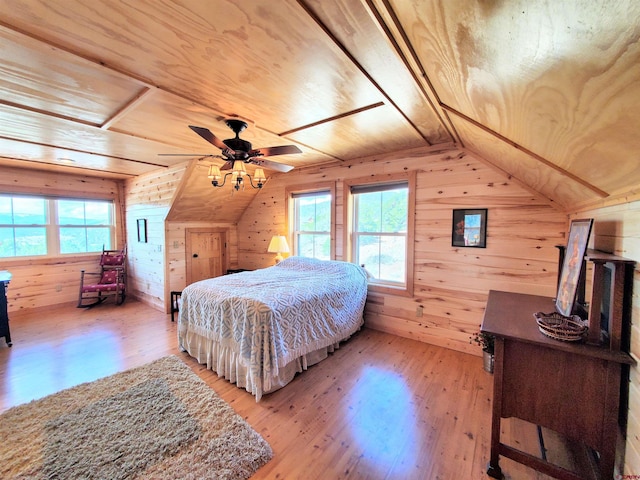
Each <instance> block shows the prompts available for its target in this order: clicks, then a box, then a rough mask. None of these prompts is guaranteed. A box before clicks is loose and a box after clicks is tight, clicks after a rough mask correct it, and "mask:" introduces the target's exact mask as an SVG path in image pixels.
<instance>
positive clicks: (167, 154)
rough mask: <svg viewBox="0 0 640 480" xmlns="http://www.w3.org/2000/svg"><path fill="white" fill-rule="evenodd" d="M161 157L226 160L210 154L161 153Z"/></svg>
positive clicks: (220, 156)
mask: <svg viewBox="0 0 640 480" xmlns="http://www.w3.org/2000/svg"><path fill="white" fill-rule="evenodd" d="M158 156H159V157H213V158H224V157H223V156H222V155H211V154H210V153H159V154H158Z"/></svg>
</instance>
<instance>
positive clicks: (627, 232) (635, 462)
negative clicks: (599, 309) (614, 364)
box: [570, 201, 640, 475]
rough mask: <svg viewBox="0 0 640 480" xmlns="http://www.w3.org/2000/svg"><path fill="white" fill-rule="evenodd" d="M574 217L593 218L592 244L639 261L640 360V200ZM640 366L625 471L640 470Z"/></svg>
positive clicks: (634, 371)
mask: <svg viewBox="0 0 640 480" xmlns="http://www.w3.org/2000/svg"><path fill="white" fill-rule="evenodd" d="M570 218H571V219H577V218H593V219H594V226H593V229H592V232H591V240H590V242H589V243H590V245H591V246H593V247H594V248H597V249H605V251H608V252H609V253H614V254H616V255H620V256H624V257H626V258H630V259H632V260H635V261H636V265H635V270H634V273H633V297H632V299H631V323H632V327H631V355H632V356H633V357H634V358H635V359H636V361H640V330H639V328H638V326H639V325H640V227H638V225H640V201H634V202H629V203H626V204H619V205H610V206H605V207H602V208H594V209H583V210H578V211H575V212H573V213H572V214H571V215H570ZM639 419H640V367H639V366H638V365H635V366H632V367H631V371H630V384H629V419H628V425H627V444H626V450H625V469H624V472H623V473H624V474H625V475H635V474H637V472H638V471H640V423H639Z"/></svg>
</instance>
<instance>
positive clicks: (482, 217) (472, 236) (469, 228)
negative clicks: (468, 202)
mask: <svg viewBox="0 0 640 480" xmlns="http://www.w3.org/2000/svg"><path fill="white" fill-rule="evenodd" d="M451 245H452V246H454V247H476V248H485V247H486V246H487V209H486V208H475V209H463V210H462V209H461V210H454V211H453V226H452V231H451Z"/></svg>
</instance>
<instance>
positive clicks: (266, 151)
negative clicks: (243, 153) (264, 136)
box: [249, 145, 302, 157]
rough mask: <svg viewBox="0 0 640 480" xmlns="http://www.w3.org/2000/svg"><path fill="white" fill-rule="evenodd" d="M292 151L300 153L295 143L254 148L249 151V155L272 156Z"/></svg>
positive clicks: (287, 153)
mask: <svg viewBox="0 0 640 480" xmlns="http://www.w3.org/2000/svg"><path fill="white" fill-rule="evenodd" d="M292 153H302V150H300V149H299V148H298V147H296V146H295V145H281V146H279V147H265V148H256V149H255V150H251V151H250V152H249V156H250V157H258V156H259V157H263V156H264V157H273V156H274V155H289V154H292Z"/></svg>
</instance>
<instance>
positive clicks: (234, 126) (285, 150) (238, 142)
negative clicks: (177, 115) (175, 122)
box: [189, 118, 302, 172]
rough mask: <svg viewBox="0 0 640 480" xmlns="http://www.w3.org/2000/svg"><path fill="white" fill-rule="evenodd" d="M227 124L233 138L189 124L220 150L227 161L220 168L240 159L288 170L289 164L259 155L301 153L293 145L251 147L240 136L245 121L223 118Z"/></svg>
mask: <svg viewBox="0 0 640 480" xmlns="http://www.w3.org/2000/svg"><path fill="white" fill-rule="evenodd" d="M225 123H226V124H227V126H228V127H229V128H230V129H231V130H233V132H234V133H235V134H236V136H235V138H228V139H226V140H220V139H219V138H218V137H216V136H215V135H214V134H213V133H211V131H210V130H209V129H207V128H203V127H196V126H194V125H189V128H190V129H191V130H193V131H194V132H196V133H197V134H198V135H200V136H201V137H202V138H204V139H205V140H206V141H207V142H209V143H210V144H212V145H214V146H216V147H218V148H219V149H220V150H222V155H223V157H224V158H226V159H227V162H226V163H225V164H224V165H223V166H222V167H220V170H229V169H231V168H232V167H233V162H235V161H237V160H241V161H243V162H245V163H251V164H254V165H258V166H260V167H264V168H268V169H270V170H276V171H278V172H288V171H290V170H292V169H293V167H292V166H290V165H285V164H283V163H279V162H274V161H272V160H266V159H264V158H260V157H273V156H275V155H288V154H293V153H302V150H300V149H299V148H298V147H296V146H295V145H281V146H279V147H266V148H255V149H252V148H251V143H249V142H247V141H246V140H243V139H241V138H240V132H242V131H244V130H245V129H246V128H247V126H248V125H247V123H246V122H244V121H243V120H238V119H236V118H230V119H227V120H225Z"/></svg>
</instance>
